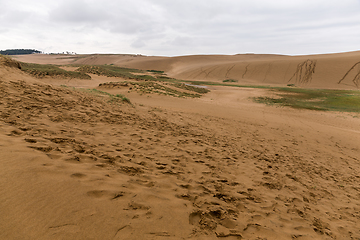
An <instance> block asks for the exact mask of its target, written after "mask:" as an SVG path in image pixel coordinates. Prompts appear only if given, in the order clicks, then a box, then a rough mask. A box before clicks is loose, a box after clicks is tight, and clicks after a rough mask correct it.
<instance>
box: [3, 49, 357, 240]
mask: <svg viewBox="0 0 360 240" xmlns="http://www.w3.org/2000/svg"><path fill="white" fill-rule="evenodd" d="M357 54H358V53H348V54H343V55H344V56H346V57H345V58H346V61H345V60H344V63H343V65H344V66H345V65H346V64H348V65H349V66H350V65H351V64H352V63H350V62H351V61H353V60H354V59H355V58H356V57H352V55H354V56H357ZM34 56H36V57H37V58H38V59H37V60H36V62H40V60H41V62H42V63H46V62H47V60H46V59H48V62H51V63H54V64H59V62H57V61H58V60H59V59H57V57H58V56H44V55H31V56H28V57H27V60H28V61H29V62H30V60H31V59H33V60H34V59H35V57H34ZM341 56H342V54H338V55H336V54H335V55H329V56H321V57H323V58H324V59H322V58H321V57H320V56H319V57H318V58H317V66H319V70H318V71H316V72H315V73H318V72H320V73H321V71H320V70H321V66H322V67H323V68H325V65H324V64H325V63H326V62H328V63H329V64H332V62H336V61H338V63H339V64H340V63H341V61H340V60H336V59H337V58H341ZM90 57H94V58H104V59H105V58H106V56H90ZM241 57H243V58H247V61H250V58H253V60H254V61H257V60H256V58H260V59H263V60H264V59H265V58H269V59H272V60H271V61H274V62H276V61H277V60H276V59H277V58H279V59H283V58H289V59H290V58H291V59H293V58H294V59H297V58H299V59H300V58H303V59H305V58H310V57H311V56H307V57H285V56H256V55H254V56H249V57H248V56H231V57H228V56H225V57H223V58H226V59H230V58H239V59H240V58H241ZM25 58H26V57H25V56H20V57H19V58H18V59H19V60H21V61H24V59H25ZM30 58H31V59H30ZM109 58H114V59H113V60H114V61H119V62H120V60H118V59H119V56H116V55H110V57H109ZM123 58H124V59H125V58H128V60H129V59H130V60H131V58H134V59H135V58H138V59H139V60H132V61H130V60H129V61H128V62H129V63H128V64H127V66H129V67H136V64H139V65H138V66H137V67H140V65H141V64H143V65H142V66H143V67H144V68H145V69H155V67H156V66H157V65H156V64H157V63H159V64H160V66H162V67H163V69H164V70H166V71H168V72H167V73H168V74H169V75H170V74H174V76H175V75H177V76H184V77H183V78H185V77H186V76H187V75H186V74H190V73H191V72H192V71H193V70H192V67H191V64H190V63H191V62H192V61H194V62H193V63H194V64H195V62H198V64H199V65H201V63H200V60H191V61H188V62H186V61H185V60H184V59H186V58H190V59H191V58H194V59H196V58H200V59H201V58H208V59H211V58H214V59H215V58H217V57H213V56H206V57H204V56H194V57H190V56H189V57H178V58H174V59H177V60H171V59H170V60H169V59H168V60H169V62H170V63H167V64H168V65H166V63H165V62H166V61H165V60H164V59H167V58H162V57H144V56H128V55H123ZM147 58H153V61H154V63H153V64H154V65H152V66H151V61H150V60H145V59H147ZM221 58H222V57H219V59H218V60H216V61H219V62H221V61H222V60H221ZM86 59H87V57H86V58H83V59H78V60H77V61H85V60H86ZM116 59H117V60H116ZM351 59H352V60H351ZM60 60H61V61H63V59H60ZM73 60H74V59H67V61H68V63H71V62H73ZM108 61H110V60H109V59H108ZM136 61H137V63H136ZM141 61H144V62H143V63H142V62H141ZM146 61H148V62H146ZM172 61H173V62H176V61H180V62H181V61H184V62H186V64H185V63H184V65H181V64H175V63H171V62H172ZM214 61H215V60H209V62H212V64H213V63H214ZM261 61H262V60H261ZM261 61H260V60H259V62H256V64H260V62H261ZM279 61H280V60H279ZM281 61H283V60H281ZM281 61H280V62H281ZM289 61H290V60H289ZM291 61H293V60H291ZM294 61H295V60H294ZM33 62H35V60H34V61H33ZM131 62H134V63H133V65H131V64H130V63H131ZM110 63H111V62H109V64H110ZM61 64H65V63H64V62H63V63H61ZM88 64H94V63H92V62H89V63H88ZM102 64H104V62H102ZM114 64H115V63H114ZM116 64H118V65H121V64H120V63H116ZM146 64H148V65H146ZM161 64H163V65H161ZM204 64H205V65H206V64H207V63H206V61H205V60H204ZM221 64H225V65H226V63H221ZM221 64H220V63H219V66H220V65H221ZM254 64H255V63H254ZM291 64H292V63H291ZM291 64H290V65H291ZM260 65H261V64H260ZM260 65H258V66H259V67H258V69H259V72H261V71H264V70H263V69H262V68H260ZM275 65H276V64H275V63H274V64H273V66H275ZM340 65H341V64H340ZM239 66H240V65H239ZM294 66H295V63H294ZM165 68H167V69H165ZM219 68H221V67H219ZM234 68H235V67H234ZM344 68H345V67H344ZM350 68H351V66H350ZM181 69H182V70H181ZM194 69H195V67H194ZM239 69H240V67H239ZM261 69H262V70H261ZM353 69H356V71H357V70H358V67H357V66H355V67H354V68H353ZM198 70H199V69H198ZM194 71H195V70H194ZM234 71H235V70H234ZM239 71H240V70H239ZM279 71H280V70H279ZM334 71H335V70H334ZM354 71H355V70H354ZM220 72H221V71H220ZM220 72H219V74H218V75H217V79H215V77H211V75H210V74H208V78H202V77H201V75H199V76H197V77H191V76H190V75H189V76H190V77H189V78H191V79H199V80H214V81H215V80H221V79H222V76H221V74H220ZM230 72H231V71H230ZM339 72H340V71H339ZM339 72H337V74H338V75H339V76H340V75H341V74H340V73H339ZM270 73H271V71H270ZM320 73H319V74H320ZM270 75H271V74H270ZM270 75H269V76H270ZM254 76H255V75H254ZM274 76H275V75H274ZM329 76H330V75H329ZM92 78H93V79H92V80H77V79H71V80H69V79H58V78H57V79H52V78H44V79H35V78H32V77H30V76H28V75H26V74H24V73H23V72H21V71H20V70H19V69H17V68H14V67H9V66H5V65H4V64H3V63H1V62H0V97H1V101H0V129H1V131H0V164H1V168H0V186H1V187H0V212H1V217H0V239H84V240H85V239H225V240H233V239H252V240H260V239H267V240H270V239H274V240H275V239H360V157H359V156H360V146H359V143H360V115H359V114H350V113H338V112H318V111H310V110H294V109H291V108H279V107H275V106H266V105H262V104H257V103H254V102H252V101H251V100H250V99H249V97H253V96H263V95H269V94H271V93H269V92H268V91H267V90H265V89H251V88H231V87H210V90H211V92H210V93H207V94H205V95H204V96H203V97H201V98H200V99H182V98H173V97H168V96H159V95H155V94H152V95H139V94H137V93H128V92H127V90H128V89H126V88H123V89H121V88H113V89H107V88H100V87H98V89H99V90H102V91H107V92H109V93H112V94H117V93H121V94H124V95H125V96H126V97H128V98H129V99H130V100H131V102H132V104H125V103H111V102H109V101H108V100H107V99H106V98H101V97H99V96H95V95H92V94H90V93H86V92H83V91H81V90H79V88H94V87H97V86H98V84H99V83H101V82H108V81H116V79H114V78H106V77H98V76H93V75H92ZM179 78H180V77H179ZM274 78H275V77H274ZM254 79H255V77H254ZM254 79H253V80H251V81H255V80H256V79H255V80H254ZM269 79H270V78H269ZM316 79H317V78H315V74H314V75H313V79H312V82H311V83H309V84H310V85H311V84H312V83H314V82H316V81H315V80H316ZM334 79H335V77H334ZM118 80H119V81H120V80H121V79H118ZM244 81H245V80H244ZM326 81H327V80H324V79H322V80H321V79H320V80H318V82H317V83H321V84H325V83H326V84H327V82H326ZM331 81H332V80H331V79H330V80H329V85H326V86H328V87H329V88H330V87H332V86H337V85H335V84H333V83H332V82H331ZM239 82H240V81H239ZM330 83H331V84H333V85H331V84H330ZM276 84H285V83H283V82H281V83H280V82H279V83H276ZM314 84H315V83H314ZM60 85H67V86H69V87H61V86H60ZM285 85H286V84H285ZM350 85H351V84H350ZM339 86H340V85H339ZM344 86H345V85H344ZM346 86H347V85H346ZM71 87H75V88H77V89H78V90H76V89H75V90H74V89H73V88H71ZM351 87H352V88H353V86H351Z"/></svg>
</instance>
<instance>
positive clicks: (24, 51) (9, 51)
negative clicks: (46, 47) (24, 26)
mask: <svg viewBox="0 0 360 240" xmlns="http://www.w3.org/2000/svg"><path fill="white" fill-rule="evenodd" d="M33 53H41V51H39V50H35V49H7V50H1V51H0V54H2V55H25V54H33Z"/></svg>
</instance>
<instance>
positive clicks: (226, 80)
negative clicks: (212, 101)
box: [223, 79, 238, 83]
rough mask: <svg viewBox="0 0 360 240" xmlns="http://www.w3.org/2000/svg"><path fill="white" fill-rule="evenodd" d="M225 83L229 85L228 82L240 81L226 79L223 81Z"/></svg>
mask: <svg viewBox="0 0 360 240" xmlns="http://www.w3.org/2000/svg"><path fill="white" fill-rule="evenodd" d="M223 82H224V83H228V82H230V83H232V82H238V80H235V79H225V80H223Z"/></svg>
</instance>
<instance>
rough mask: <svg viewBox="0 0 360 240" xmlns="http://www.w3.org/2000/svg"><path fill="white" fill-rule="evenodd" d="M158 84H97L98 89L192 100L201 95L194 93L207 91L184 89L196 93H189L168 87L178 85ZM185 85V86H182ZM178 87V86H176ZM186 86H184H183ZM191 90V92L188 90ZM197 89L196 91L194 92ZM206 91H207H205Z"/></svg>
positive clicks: (148, 82) (142, 82) (152, 82)
mask: <svg viewBox="0 0 360 240" xmlns="http://www.w3.org/2000/svg"><path fill="white" fill-rule="evenodd" d="M166 85H167V84H160V83H157V82H154V81H137V82H127V81H125V82H109V83H102V84H99V86H100V87H105V88H117V87H119V88H121V87H129V91H130V90H131V91H136V92H138V93H140V94H148V93H157V94H162V95H168V96H173V97H192V98H198V97H201V94H199V93H197V92H196V91H199V92H200V91H202V93H205V91H206V90H207V89H205V91H204V90H202V88H196V87H192V88H191V86H189V87H190V88H189V89H186V90H188V91H193V92H196V93H189V92H183V91H179V90H176V89H173V88H171V87H169V86H174V85H178V84H177V83H175V84H171V83H168V86H166ZM184 85H185V84H184ZM178 86H179V85H178ZM185 86H186V85H185ZM190 89H191V90H190ZM196 89H198V90H196ZM207 91H208V90H207Z"/></svg>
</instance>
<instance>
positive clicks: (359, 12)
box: [0, 0, 360, 56]
mask: <svg viewBox="0 0 360 240" xmlns="http://www.w3.org/2000/svg"><path fill="white" fill-rule="evenodd" d="M14 48H31V49H37V50H41V51H44V52H63V51H73V52H77V53H134V54H137V53H139V54H144V55H163V56H176V55H189V54H237V53H249V52H252V53H280V54H290V55H297V54H314V53H332V52H345V51H355V50H360V0H341V1H339V0H252V1H250V0H127V1H125V0H101V1H99V0H97V1H95V0H94V1H93V0H57V1H51V0H33V1H31V0H0V50H5V49H14Z"/></svg>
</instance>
